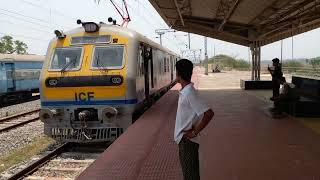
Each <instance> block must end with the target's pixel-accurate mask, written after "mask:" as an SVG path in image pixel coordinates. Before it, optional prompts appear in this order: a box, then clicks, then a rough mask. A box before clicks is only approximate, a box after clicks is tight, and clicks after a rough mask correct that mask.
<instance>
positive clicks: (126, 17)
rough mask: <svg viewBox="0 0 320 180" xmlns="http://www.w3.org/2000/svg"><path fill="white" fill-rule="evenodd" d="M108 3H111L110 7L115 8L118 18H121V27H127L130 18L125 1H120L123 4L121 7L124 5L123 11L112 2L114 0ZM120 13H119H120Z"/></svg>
mask: <svg viewBox="0 0 320 180" xmlns="http://www.w3.org/2000/svg"><path fill="white" fill-rule="evenodd" d="M110 2H111V3H112V5H113V6H114V7H115V8H116V10H117V11H118V13H119V14H120V16H121V17H122V24H121V26H124V27H127V26H128V24H129V22H130V21H131V18H130V14H129V11H128V5H127V2H126V1H125V0H122V2H123V5H124V9H123V8H120V6H119V5H118V4H117V3H116V2H114V0H110ZM120 10H121V11H122V13H121V11H120Z"/></svg>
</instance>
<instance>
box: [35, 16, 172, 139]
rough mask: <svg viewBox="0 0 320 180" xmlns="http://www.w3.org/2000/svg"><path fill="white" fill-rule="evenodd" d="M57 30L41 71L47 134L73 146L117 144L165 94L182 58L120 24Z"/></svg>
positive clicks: (83, 24)
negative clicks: (142, 112) (134, 116)
mask: <svg viewBox="0 0 320 180" xmlns="http://www.w3.org/2000/svg"><path fill="white" fill-rule="evenodd" d="M78 24H82V27H79V28H76V29H73V30H71V31H69V32H67V33H63V32H60V31H55V34H56V38H54V39H53V40H52V41H51V42H50V44H49V47H48V51H47V55H46V60H45V62H44V66H43V70H42V73H41V77H40V81H41V86H40V93H41V111H40V119H41V120H42V121H43V122H44V132H45V134H46V135H49V136H51V137H53V138H56V139H60V140H63V141H72V142H99V141H113V140H115V139H116V138H117V137H118V136H120V135H121V133H122V132H123V131H124V130H125V129H126V128H128V126H130V125H131V124H132V114H133V113H134V112H135V111H137V110H138V109H140V108H143V107H144V105H145V104H148V103H150V102H152V100H153V99H154V98H155V97H159V96H160V95H161V94H163V93H165V92H166V91H167V90H168V89H169V88H170V87H171V86H172V85H173V84H174V79H175V68H174V63H175V62H176V61H177V60H178V58H177V56H176V55H175V54H174V53H173V52H170V51H169V50H167V49H165V48H163V47H162V46H160V45H158V44H156V43H154V42H153V41H150V40H148V39H147V38H145V37H144V36H142V35H141V34H139V33H137V32H135V31H132V30H129V29H127V28H124V27H120V26H117V25H107V24H104V23H100V24H96V23H93V22H81V21H79V20H78Z"/></svg>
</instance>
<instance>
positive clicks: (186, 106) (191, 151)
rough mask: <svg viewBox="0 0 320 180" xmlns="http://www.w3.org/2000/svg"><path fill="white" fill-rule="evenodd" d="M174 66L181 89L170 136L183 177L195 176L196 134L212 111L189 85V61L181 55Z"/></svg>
mask: <svg viewBox="0 0 320 180" xmlns="http://www.w3.org/2000/svg"><path fill="white" fill-rule="evenodd" d="M176 70H177V71H176V72H177V74H176V75H177V79H176V81H177V83H180V84H181V86H182V89H181V90H180V92H179V102H178V109H177V116H176V124H175V130H174V140H175V142H176V143H177V144H178V145H179V158H180V163H181V167H182V172H183V177H184V180H199V179H200V170H199V152H198V150H199V136H198V134H199V133H200V131H202V130H203V129H204V128H205V127H206V126H207V125H208V123H209V122H210V121H211V119H212V117H213V115H214V113H213V111H212V110H211V109H210V107H209V106H208V105H207V104H205V103H203V101H202V100H201V99H200V97H199V96H198V94H197V91H196V90H195V88H194V87H193V83H192V82H191V76H192V70H193V64H192V62H191V61H189V60H187V59H181V60H179V61H178V62H177V63H176ZM200 117H202V119H201V118H200Z"/></svg>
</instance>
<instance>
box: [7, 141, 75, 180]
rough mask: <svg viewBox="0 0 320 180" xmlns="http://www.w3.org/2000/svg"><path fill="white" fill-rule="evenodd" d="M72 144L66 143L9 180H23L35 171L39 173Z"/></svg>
mask: <svg viewBox="0 0 320 180" xmlns="http://www.w3.org/2000/svg"><path fill="white" fill-rule="evenodd" d="M70 144H71V143H68V142H67V143H64V144H62V145H61V146H59V147H58V148H56V149H55V150H53V151H52V152H50V153H49V154H47V155H45V156H44V157H42V158H40V159H39V160H37V161H35V162H33V163H32V164H30V165H28V166H27V167H25V168H24V169H22V170H21V171H19V172H17V173H16V174H14V175H12V176H10V177H9V178H8V180H17V179H22V178H24V177H26V176H28V175H30V174H32V173H34V172H35V171H37V170H38V169H39V168H40V167H41V166H43V165H44V164H46V163H47V162H48V161H50V160H51V159H52V158H54V157H56V156H58V155H60V154H61V153H63V152H65V151H66V150H67V149H68V148H69V147H70Z"/></svg>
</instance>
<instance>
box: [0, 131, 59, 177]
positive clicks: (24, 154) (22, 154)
mask: <svg viewBox="0 0 320 180" xmlns="http://www.w3.org/2000/svg"><path fill="white" fill-rule="evenodd" d="M54 142H55V141H54V140H53V139H51V138H49V137H38V138H35V139H34V141H33V142H32V143H30V144H28V145H26V146H25V147H23V148H20V149H17V150H13V151H12V152H11V153H9V154H7V155H5V156H3V157H0V173H2V172H3V171H5V170H7V169H8V168H9V167H11V166H13V165H15V164H18V163H20V162H22V161H25V160H28V159H30V158H31V157H33V156H34V155H37V154H39V153H40V152H41V151H43V150H44V149H46V148H47V147H48V146H49V145H50V144H53V143H54Z"/></svg>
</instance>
